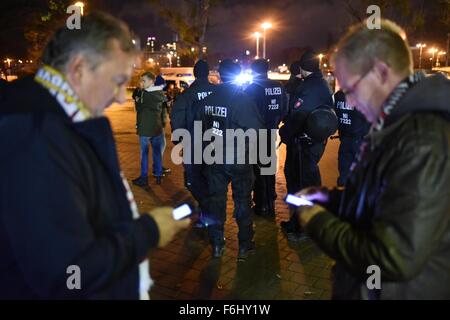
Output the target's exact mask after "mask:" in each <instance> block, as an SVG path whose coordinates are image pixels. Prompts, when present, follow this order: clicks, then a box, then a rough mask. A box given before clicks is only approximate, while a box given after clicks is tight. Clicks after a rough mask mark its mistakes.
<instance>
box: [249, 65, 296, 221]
mask: <svg viewBox="0 0 450 320" xmlns="http://www.w3.org/2000/svg"><path fill="white" fill-rule="evenodd" d="M251 68H252V72H253V74H254V77H253V82H252V84H250V85H249V86H248V87H247V88H246V90H245V92H246V93H247V94H248V95H250V96H251V97H252V98H253V100H254V101H255V103H256V106H257V107H258V110H259V112H260V114H261V116H262V117H263V119H264V125H265V128H266V129H267V131H266V132H267V149H266V150H267V151H268V153H267V155H268V156H271V155H272V154H271V150H272V149H273V152H275V141H276V133H272V131H271V130H278V125H279V124H280V122H281V120H283V118H284V117H285V116H286V114H287V103H286V93H285V90H284V88H283V86H282V84H281V83H280V82H278V81H274V80H270V79H268V77H267V72H268V71H269V64H268V63H267V61H266V60H264V59H259V60H256V61H254V62H253V64H252V66H251ZM272 140H273V141H272ZM258 145H259V143H258ZM269 165H270V164H267V165H264V164H260V163H259V164H258V165H255V166H254V172H255V185H254V188H253V201H254V203H255V206H254V208H253V209H254V212H255V214H257V215H260V216H264V217H273V216H275V203H274V201H275V199H276V197H277V195H276V191H275V172H274V174H271V175H262V174H261V170H260V166H266V167H267V166H269Z"/></svg>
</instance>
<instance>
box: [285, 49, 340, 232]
mask: <svg viewBox="0 0 450 320" xmlns="http://www.w3.org/2000/svg"><path fill="white" fill-rule="evenodd" d="M299 66H300V74H301V76H302V78H303V81H302V83H301V84H300V85H299V86H298V87H297V89H296V90H295V93H294V98H293V103H292V106H291V108H292V109H291V110H289V117H288V118H287V119H286V122H285V125H284V126H283V128H282V129H280V135H281V138H282V141H283V142H284V143H286V161H285V166H284V173H285V177H286V184H287V191H288V193H295V192H297V191H299V190H301V189H303V188H306V187H308V186H320V185H321V177H320V171H319V166H318V163H319V161H320V159H321V157H322V155H323V152H324V151H325V141H314V140H312V139H309V138H308V137H304V136H303V137H304V138H299V134H302V133H303V132H304V130H303V129H304V128H302V127H301V125H300V124H301V123H302V122H303V123H304V122H305V121H304V120H305V119H306V118H307V116H308V114H309V113H310V112H312V111H313V110H315V109H316V108H318V107H319V106H321V105H328V106H330V107H332V106H333V100H332V93H331V90H330V88H329V86H328V84H327V82H326V81H325V79H324V78H323V74H322V72H321V70H320V66H319V58H318V56H317V55H316V54H315V53H314V52H313V51H311V50H307V51H306V52H305V53H304V54H303V55H302V57H301V58H300V61H299ZM299 149H300V150H301V152H299ZM291 213H292V214H293V210H291ZM281 226H282V228H283V229H284V231H286V232H287V233H288V235H289V234H291V239H292V240H295V239H296V238H298V237H296V236H295V235H296V234H297V235H299V232H301V230H300V229H299V227H298V223H297V220H296V218H295V217H293V216H291V219H290V220H289V221H285V222H282V223H281Z"/></svg>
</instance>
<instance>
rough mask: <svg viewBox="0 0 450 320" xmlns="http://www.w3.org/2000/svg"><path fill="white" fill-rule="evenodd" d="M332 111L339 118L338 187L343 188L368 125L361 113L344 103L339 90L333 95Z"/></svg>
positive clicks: (343, 97) (342, 94)
mask: <svg viewBox="0 0 450 320" xmlns="http://www.w3.org/2000/svg"><path fill="white" fill-rule="evenodd" d="M334 109H335V111H336V115H337V116H338V118H339V127H338V130H339V140H340V142H341V143H340V145H339V155H338V169H339V177H338V180H337V185H338V186H344V185H345V180H347V177H348V174H349V172H350V166H351V164H352V162H353V161H354V160H355V157H356V155H357V153H358V152H359V146H360V144H361V142H362V140H363V138H364V136H365V135H366V134H367V133H368V132H369V128H370V123H369V122H367V120H366V118H365V117H364V116H363V114H362V113H361V112H359V111H358V110H357V109H355V107H354V106H351V105H349V104H348V103H347V102H346V99H345V94H344V92H342V90H339V91H338V92H336V93H335V94H334Z"/></svg>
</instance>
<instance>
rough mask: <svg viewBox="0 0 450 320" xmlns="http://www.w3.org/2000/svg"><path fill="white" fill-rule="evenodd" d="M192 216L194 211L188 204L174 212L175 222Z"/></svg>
mask: <svg viewBox="0 0 450 320" xmlns="http://www.w3.org/2000/svg"><path fill="white" fill-rule="evenodd" d="M191 214H192V210H191V208H190V207H189V205H187V204H183V205H181V206H179V207H177V208H175V209H173V211H172V215H173V218H174V219H175V220H181V219H184V218H186V217H188V216H190V215H191Z"/></svg>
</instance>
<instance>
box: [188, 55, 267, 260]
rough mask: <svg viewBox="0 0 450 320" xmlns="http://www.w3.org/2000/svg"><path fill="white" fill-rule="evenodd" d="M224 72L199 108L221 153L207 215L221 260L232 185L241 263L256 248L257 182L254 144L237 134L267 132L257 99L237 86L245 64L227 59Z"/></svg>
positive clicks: (211, 177)
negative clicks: (254, 201)
mask: <svg viewBox="0 0 450 320" xmlns="http://www.w3.org/2000/svg"><path fill="white" fill-rule="evenodd" d="M219 73H220V78H221V81H222V84H220V85H218V86H217V88H216V90H215V91H214V92H213V93H212V94H210V95H209V96H207V97H206V98H205V99H203V100H200V101H198V102H196V105H195V110H197V112H196V115H197V116H196V119H197V120H199V121H201V124H202V127H203V130H205V132H211V133H212V136H213V137H214V139H212V140H213V141H212V142H211V143H210V144H208V145H207V146H205V148H209V150H211V149H213V150H214V152H213V153H214V154H215V155H217V158H216V157H214V159H213V160H214V161H213V163H211V164H210V165H208V166H206V171H207V173H206V176H207V180H208V184H207V186H208V195H207V199H206V201H205V203H206V207H207V208H206V210H207V215H208V217H209V218H210V220H212V221H213V223H211V224H209V225H208V235H209V238H210V242H211V245H212V249H213V250H212V251H213V252H212V253H213V257H216V258H218V257H221V256H222V255H223V253H224V250H225V238H224V227H225V220H226V211H227V193H228V186H229V184H230V183H231V188H232V191H233V201H234V215H233V216H234V218H235V219H236V223H237V225H238V229H239V231H238V239H239V251H238V259H241V260H244V259H246V258H247V256H248V254H249V253H251V252H253V251H254V247H255V245H254V242H253V235H254V231H253V221H252V215H251V206H250V205H251V192H252V187H253V181H254V178H253V167H252V164H251V163H250V161H249V160H250V157H251V153H252V150H251V148H252V147H253V146H252V145H250V143H249V142H245V141H244V142H243V143H242V144H239V145H238V144H237V143H236V141H235V139H234V138H232V134H234V133H235V132H236V131H237V130H239V131H241V132H242V131H248V130H250V131H254V133H255V135H256V132H257V130H259V129H261V128H263V119H262V117H261V115H260V114H259V111H258V109H257V107H256V105H255V103H254V102H253V100H252V99H251V98H250V97H249V96H248V95H247V94H246V93H245V92H243V90H242V88H241V87H239V86H237V85H235V84H234V83H233V81H234V80H235V77H236V76H237V75H238V74H239V73H240V67H239V65H237V64H235V63H233V62H232V61H231V60H229V59H226V60H223V61H222V62H221V64H220V66H219ZM230 131H231V132H230ZM205 144H206V143H205ZM219 154H220V155H221V156H220V158H218V157H219V156H218V155H219ZM253 156H254V155H253ZM240 160H243V161H242V162H240Z"/></svg>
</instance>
